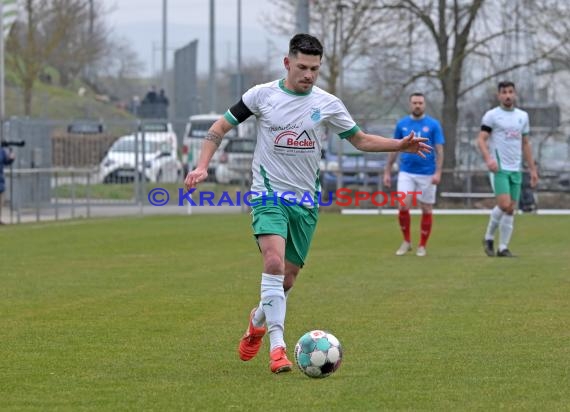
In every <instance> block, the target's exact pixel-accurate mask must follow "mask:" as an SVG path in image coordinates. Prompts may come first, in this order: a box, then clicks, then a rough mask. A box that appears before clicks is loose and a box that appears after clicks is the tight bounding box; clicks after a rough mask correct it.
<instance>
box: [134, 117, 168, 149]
mask: <svg viewBox="0 0 570 412" xmlns="http://www.w3.org/2000/svg"><path fill="white" fill-rule="evenodd" d="M139 132H144V133H145V136H146V135H152V136H153V138H155V139H161V138H164V139H165V140H168V141H171V142H172V144H173V145H174V149H175V152H176V153H178V137H177V135H176V132H175V131H174V127H173V126H172V123H170V122H168V121H161V120H151V121H149V120H145V121H143V122H142V123H141V125H140V128H139Z"/></svg>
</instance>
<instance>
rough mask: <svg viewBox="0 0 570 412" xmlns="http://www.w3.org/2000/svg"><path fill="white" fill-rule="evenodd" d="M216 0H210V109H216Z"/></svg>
mask: <svg viewBox="0 0 570 412" xmlns="http://www.w3.org/2000/svg"><path fill="white" fill-rule="evenodd" d="M215 7H216V5H215V0H210V77H209V80H208V89H209V91H210V102H209V103H210V111H212V112H215V111H216V106H217V104H216V44H215V43H216V38H215Z"/></svg>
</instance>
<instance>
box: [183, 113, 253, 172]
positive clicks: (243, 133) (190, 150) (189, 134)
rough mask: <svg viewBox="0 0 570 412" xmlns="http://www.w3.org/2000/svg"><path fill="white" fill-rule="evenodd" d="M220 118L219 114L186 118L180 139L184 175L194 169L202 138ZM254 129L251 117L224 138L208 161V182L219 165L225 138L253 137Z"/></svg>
mask: <svg viewBox="0 0 570 412" xmlns="http://www.w3.org/2000/svg"><path fill="white" fill-rule="evenodd" d="M222 116H223V115H221V114H215V113H210V114H198V115H193V116H190V117H189V118H188V123H187V124H186V130H185V132H184V137H183V139H182V162H183V164H184V174H186V173H188V171H189V170H192V169H193V168H194V167H196V164H197V162H198V158H199V157H200V152H201V150H202V143H203V142H204V137H206V134H207V133H208V130H209V129H210V127H212V125H213V124H214V122H215V121H216V120H218V119H219V118H220V117H222ZM255 128H256V122H255V117H253V116H251V117H250V118H249V119H247V120H246V121H245V122H243V123H240V124H239V125H238V127H235V128H233V129H231V130H230V131H229V132H228V133H227V134H226V135H225V136H224V139H223V140H222V143H221V144H220V147H219V148H218V150H217V151H216V152H215V153H214V156H213V157H212V160H211V161H210V165H209V167H208V175H209V180H215V172H216V166H217V165H218V163H219V160H220V155H221V152H222V150H223V148H224V147H225V145H226V144H227V138H235V137H247V136H254V135H255V133H256V130H255Z"/></svg>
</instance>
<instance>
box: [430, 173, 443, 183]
mask: <svg viewBox="0 0 570 412" xmlns="http://www.w3.org/2000/svg"><path fill="white" fill-rule="evenodd" d="M439 182H441V172H435V173H434V175H433V176H432V177H431V183H432V184H434V185H438V184H439Z"/></svg>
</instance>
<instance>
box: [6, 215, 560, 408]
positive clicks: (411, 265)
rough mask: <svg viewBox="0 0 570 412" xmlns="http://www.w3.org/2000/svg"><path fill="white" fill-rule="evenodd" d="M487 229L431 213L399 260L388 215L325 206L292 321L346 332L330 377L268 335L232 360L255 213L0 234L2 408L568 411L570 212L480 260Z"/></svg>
mask: <svg viewBox="0 0 570 412" xmlns="http://www.w3.org/2000/svg"><path fill="white" fill-rule="evenodd" d="M418 224H419V223H418V221H417V219H414V220H413V225H414V229H417V226H418ZM485 224H486V219H485V218H484V217H479V216H476V217H456V216H441V217H437V219H436V221H435V228H434V233H433V236H432V239H431V242H430V248H429V253H430V254H429V255H428V256H427V257H426V258H417V257H416V256H415V255H409V256H405V257H402V258H397V257H395V256H394V255H393V252H394V250H395V249H396V247H397V246H398V244H399V242H400V238H399V235H398V229H397V226H396V222H395V220H394V218H393V217H371V216H338V215H331V214H326V215H322V216H321V222H320V225H319V228H318V233H317V235H316V238H315V241H314V245H313V249H312V252H311V256H310V260H309V262H308V264H307V266H306V268H305V269H304V270H303V273H302V276H301V277H300V279H299V282H298V284H297V286H296V287H295V289H294V290H293V293H292V294H291V296H290V298H289V311H288V319H287V333H286V340H287V342H288V344H289V346H290V348H291V349H292V348H293V346H294V343H295V340H296V339H297V338H298V337H299V336H301V335H302V333H304V332H305V331H307V330H309V329H315V328H323V329H329V330H331V331H332V332H333V333H335V335H336V336H337V337H339V339H340V340H341V342H342V343H343V345H344V349H345V358H344V364H343V366H342V367H341V369H340V370H339V371H338V372H337V374H335V375H333V376H332V377H330V378H327V379H325V380H321V381H319V380H311V379H308V378H306V377H304V376H303V375H302V374H301V373H299V372H298V371H294V372H293V373H291V374H287V375H283V376H272V375H271V374H270V373H269V371H268V367H267V346H266V345H267V343H265V344H264V347H263V348H262V352H261V353H260V356H258V357H257V358H256V359H254V360H252V361H251V362H248V363H243V362H241V361H239V360H238V358H237V356H236V353H235V349H236V345H237V339H238V338H239V336H240V335H241V333H242V332H243V329H244V328H245V321H246V316H247V314H248V313H249V309H251V306H252V305H254V304H255V302H256V300H257V296H258V293H259V278H260V270H261V268H260V257H259V253H258V251H257V249H256V247H255V243H254V242H253V240H251V238H250V217H249V216H247V215H238V216H192V217H160V218H154V217H153V218H132V219H123V220H118V219H117V220H90V221H71V222H63V223H52V224H38V225H21V226H13V227H5V228H2V230H1V231H0V250H2V253H3V256H5V259H4V264H3V268H2V270H0V285H2V287H1V288H0V342H2V356H1V357H0V370H1V371H2V373H0V406H2V409H6V410H11V409H14V410H18V409H26V410H40V409H41V410H50V409H59V410H74V411H76V410H142V409H147V410H149V409H152V410H199V411H203V410H228V409H235V410H247V409H249V410H295V411H297V410H308V409H310V410H323V411H325V410H326V411H328V410H338V411H349V410H386V409H389V410H436V411H441V410H517V411H520V410H570V407H569V406H568V405H570V393H569V389H568V388H570V381H569V376H570V334H569V333H570V332H569V331H570V327H569V323H570V300H569V299H568V296H570V280H569V278H568V273H570V270H569V269H570V267H569V263H568V259H567V257H565V256H566V248H567V233H569V232H570V219H569V218H567V217H547V216H527V215H524V216H521V217H520V218H519V217H517V222H516V225H515V231H516V232H515V234H514V239H513V242H512V249H513V251H515V252H517V253H519V254H520V255H521V257H519V258H517V259H510V260H504V259H490V258H487V257H484V256H483V255H482V251H481V250H480V237H481V232H482V231H483V229H484V226H485ZM416 237H417V236H416Z"/></svg>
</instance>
